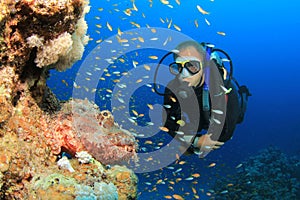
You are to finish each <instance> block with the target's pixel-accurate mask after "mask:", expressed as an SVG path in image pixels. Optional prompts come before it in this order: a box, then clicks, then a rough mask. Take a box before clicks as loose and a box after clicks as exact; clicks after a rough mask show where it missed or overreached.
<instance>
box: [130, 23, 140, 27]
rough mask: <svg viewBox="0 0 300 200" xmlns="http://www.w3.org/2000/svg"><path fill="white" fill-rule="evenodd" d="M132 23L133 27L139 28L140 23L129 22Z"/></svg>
mask: <svg viewBox="0 0 300 200" xmlns="http://www.w3.org/2000/svg"><path fill="white" fill-rule="evenodd" d="M130 23H131V24H132V25H134V26H135V27H137V28H141V25H139V24H138V23H135V22H130Z"/></svg>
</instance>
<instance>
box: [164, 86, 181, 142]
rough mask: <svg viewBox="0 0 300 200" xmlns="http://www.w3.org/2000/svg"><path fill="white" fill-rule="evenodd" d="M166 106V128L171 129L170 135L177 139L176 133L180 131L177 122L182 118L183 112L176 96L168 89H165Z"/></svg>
mask: <svg viewBox="0 0 300 200" xmlns="http://www.w3.org/2000/svg"><path fill="white" fill-rule="evenodd" d="M164 105H165V106H164V112H163V121H164V126H165V127H166V128H168V129H169V132H168V133H169V134H170V135H171V136H172V137H175V135H176V133H175V131H177V130H178V129H179V124H177V123H176V122H177V120H178V119H180V118H181V111H180V106H179V103H178V101H177V99H176V97H175V95H174V94H173V93H172V92H171V90H170V89H169V88H168V87H167V88H166V89H165V96H164Z"/></svg>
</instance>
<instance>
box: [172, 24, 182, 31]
mask: <svg viewBox="0 0 300 200" xmlns="http://www.w3.org/2000/svg"><path fill="white" fill-rule="evenodd" d="M173 26H174V28H175V29H176V30H177V31H181V28H180V27H179V26H177V25H176V24H173Z"/></svg>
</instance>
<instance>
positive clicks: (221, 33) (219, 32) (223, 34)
mask: <svg viewBox="0 0 300 200" xmlns="http://www.w3.org/2000/svg"><path fill="white" fill-rule="evenodd" d="M217 34H219V35H222V36H225V35H226V33H225V32H222V31H218V32H217Z"/></svg>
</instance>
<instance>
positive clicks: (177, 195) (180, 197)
mask: <svg viewBox="0 0 300 200" xmlns="http://www.w3.org/2000/svg"><path fill="white" fill-rule="evenodd" d="M173 198H174V199H176V200H184V198H183V197H182V196H180V195H179V194H173Z"/></svg>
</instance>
